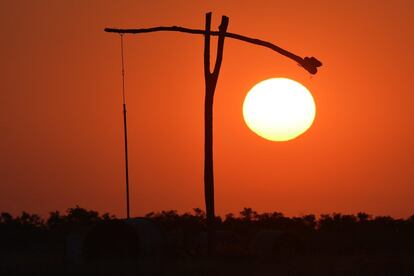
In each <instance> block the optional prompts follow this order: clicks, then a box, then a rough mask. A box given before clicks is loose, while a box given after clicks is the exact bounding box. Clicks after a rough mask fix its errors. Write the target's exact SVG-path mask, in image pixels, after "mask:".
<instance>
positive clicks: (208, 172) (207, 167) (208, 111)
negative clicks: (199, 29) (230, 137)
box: [204, 12, 229, 256]
mask: <svg viewBox="0 0 414 276" xmlns="http://www.w3.org/2000/svg"><path fill="white" fill-rule="evenodd" d="M228 23H229V18H228V17H227V16H223V17H222V18H221V24H220V27H219V37H218V45H217V55H216V62H215V65H214V70H213V72H212V73H211V72H210V29H211V12H209V13H207V14H206V26H205V28H206V29H205V35H204V79H205V100H204V197H205V204H206V218H207V245H208V253H209V255H210V256H212V255H213V254H214V251H215V235H214V222H215V210H214V170H213V100H214V92H215V90H216V85H217V80H218V76H219V73H220V66H221V62H222V60H223V49H224V38H225V34H226V31H227V26H228Z"/></svg>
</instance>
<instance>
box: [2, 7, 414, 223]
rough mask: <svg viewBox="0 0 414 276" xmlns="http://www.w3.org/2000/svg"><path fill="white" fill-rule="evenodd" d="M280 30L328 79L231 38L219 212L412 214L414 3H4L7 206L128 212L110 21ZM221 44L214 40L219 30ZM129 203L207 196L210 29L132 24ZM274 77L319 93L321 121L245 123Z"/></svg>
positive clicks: (223, 83)
mask: <svg viewBox="0 0 414 276" xmlns="http://www.w3.org/2000/svg"><path fill="white" fill-rule="evenodd" d="M207 11H212V12H213V26H214V28H217V26H218V24H219V23H220V17H221V15H223V14H224V15H227V16H229V17H230V23H229V27H228V31H230V32H234V33H240V34H243V35H247V36H251V37H257V38H261V39H264V40H268V41H271V42H273V43H275V44H277V45H279V46H281V47H282V48H285V49H287V50H289V51H292V52H294V53H295V54H298V55H300V56H302V57H303V56H315V57H317V58H318V59H320V60H321V61H322V62H323V63H324V65H323V67H322V68H321V69H320V71H319V72H318V74H316V75H315V76H311V75H309V74H308V73H307V72H306V71H305V70H303V68H301V67H299V66H297V65H296V64H295V62H292V61H291V60H289V59H287V58H285V57H283V56H280V55H278V54H276V53H275V52H272V51H270V50H268V49H265V48H262V47H258V46H254V45H250V44H246V43H244V42H240V41H235V40H231V39H226V42H225V49H224V61H223V65H222V68H221V74H220V78H219V82H218V86H217V90H216V97H215V109H214V110H215V121H214V131H215V132H214V139H215V141H214V143H215V144H214V154H215V156H214V158H215V179H216V186H215V187H216V208H217V211H218V213H219V214H224V213H227V212H238V211H239V210H241V209H242V208H243V207H253V208H254V209H256V210H258V211H260V212H263V211H281V212H283V213H285V214H286V215H302V214H306V213H315V214H320V213H328V212H344V213H355V212H358V211H365V212H368V213H371V214H375V215H392V216H396V217H407V216H409V215H411V214H413V213H414V208H413V203H412V202H413V199H414V161H413V156H414V140H413V137H412V135H413V132H414V123H413V118H414V108H413V107H412V105H413V104H414V93H413V89H412V83H413V80H412V78H413V73H414V70H413V64H414V55H413V54H412V49H414V17H413V16H412V15H413V12H414V2H413V1H408V0H407V1H378V0H375V1H80V0H78V1H1V2H0V33H1V36H2V43H1V44H0V60H1V63H0V91H1V94H0V131H1V135H0V162H1V163H0V211H9V212H13V213H16V212H21V211H22V210H26V211H29V212H36V213H40V214H42V215H46V214H47V212H48V211H52V210H56V209H57V210H64V209H66V208H68V207H72V206H74V205H75V204H79V205H80V206H82V207H85V208H91V209H95V210H99V211H101V212H111V213H115V214H117V215H118V216H123V215H124V214H125V212H124V209H125V208H124V163H123V140H122V139H123V136H122V131H123V130H122V105H121V104H122V101H121V90H120V89H121V78H120V57H119V51H120V49H119V37H118V36H117V35H115V34H108V33H105V32H103V29H104V27H123V28H140V27H152V26H159V25H166V26H170V25H179V26H185V27H189V28H203V26H204V14H205V12H207ZM214 42H215V40H214ZM125 44H126V45H125V50H126V70H127V72H126V74H127V75H126V78H127V79H126V89H127V102H128V114H129V118H128V120H129V141H130V144H129V146H130V173H131V208H132V215H143V214H145V213H147V212H149V211H157V210H166V209H177V210H179V211H189V210H191V208H193V207H202V208H204V201H203V198H204V197H203V104H204V103H203V101H204V79H203V77H204V76H203V38H202V36H194V35H189V34H182V33H152V34H145V35H139V36H132V35H131V36H127V38H126V41H125ZM269 77H288V78H291V79H294V80H297V81H299V82H301V83H302V84H304V85H305V86H306V87H307V88H308V89H310V90H311V92H312V93H313V96H314V98H315V101H316V105H317V116H316V120H315V122H314V125H313V127H311V129H310V130H309V131H308V132H307V133H305V134H304V135H302V136H300V137H299V138H298V139H296V140H293V141H290V142H283V143H275V142H270V141H267V140H264V139H262V138H260V137H258V136H257V135H255V134H254V133H253V132H251V131H250V130H249V129H248V128H247V127H246V125H245V123H244V121H243V118H242V103H243V100H244V97H245V95H246V93H247V91H248V90H249V89H250V88H251V87H252V86H253V85H254V84H255V83H257V82H259V81H261V80H263V79H266V78H269Z"/></svg>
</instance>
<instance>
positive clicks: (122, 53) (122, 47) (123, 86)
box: [119, 33, 125, 104]
mask: <svg viewBox="0 0 414 276" xmlns="http://www.w3.org/2000/svg"><path fill="white" fill-rule="evenodd" d="M119 36H120V38H121V63H122V103H123V104H125V68H124V67H125V65H124V34H123V33H121V34H120V35H119Z"/></svg>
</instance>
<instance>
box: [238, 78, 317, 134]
mask: <svg viewBox="0 0 414 276" xmlns="http://www.w3.org/2000/svg"><path fill="white" fill-rule="evenodd" d="M315 114H316V107H315V101H314V100H313V97H312V94H311V93H310V92H309V90H308V89H307V88H306V87H305V86H303V85H302V84H300V83H298V82H296V81H294V80H291V79H287V78H271V79H267V80H264V81H261V82H259V83H258V84H256V85H255V86H253V88H252V89H250V91H249V92H248V93H247V95H246V98H245V100H244V103H243V117H244V120H245V122H246V124H247V126H248V127H249V128H250V129H251V130H252V131H253V132H255V133H256V134H257V135H259V136H261V137H263V138H265V139H268V140H270V141H288V140H292V139H294V138H296V137H298V136H299V135H301V134H302V133H304V132H305V131H306V130H308V129H309V127H310V126H311V125H312V123H313V120H314V119H315Z"/></svg>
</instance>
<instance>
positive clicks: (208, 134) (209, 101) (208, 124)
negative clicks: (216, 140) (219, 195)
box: [105, 13, 322, 255]
mask: <svg viewBox="0 0 414 276" xmlns="http://www.w3.org/2000/svg"><path fill="white" fill-rule="evenodd" d="M228 23H229V18H228V17H227V16H223V17H222V19H221V24H220V26H219V31H211V13H207V14H206V23H205V30H198V29H190V28H184V27H179V26H170V27H166V26H159V27H153V28H142V29H114V28H105V32H109V33H119V34H126V33H130V34H144V33H151V32H159V31H170V32H183V33H189V34H199V35H204V77H205V93H206V94H205V102H204V108H205V110H204V130H205V141H204V196H205V203H206V217H207V239H208V252H209V254H210V255H212V254H213V253H214V249H215V239H214V221H215V210H214V171H213V99H214V91H215V89H216V85H217V80H218V76H219V72H220V66H221V62H222V60H223V48H224V38H226V37H229V38H233V39H237V40H241V41H244V42H248V43H251V44H255V45H259V46H263V47H266V48H269V49H271V50H273V51H275V52H277V53H279V54H281V55H283V56H285V57H287V58H289V59H291V60H293V61H295V62H297V63H298V64H299V65H300V66H302V67H303V68H304V69H305V70H306V71H308V72H309V73H310V74H316V73H317V71H318V67H320V66H322V63H321V62H320V61H319V60H318V59H316V58H315V57H304V58H302V57H300V56H298V55H295V54H293V53H291V52H289V51H287V50H285V49H282V48H280V47H279V46H277V45H275V44H272V43H270V42H267V41H264V40H260V39H256V38H251V37H247V36H243V35H239V34H234V33H228V32H227V26H228ZM211 36H218V46H217V55H216V62H215V65H214V70H213V72H210V37H211Z"/></svg>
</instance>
